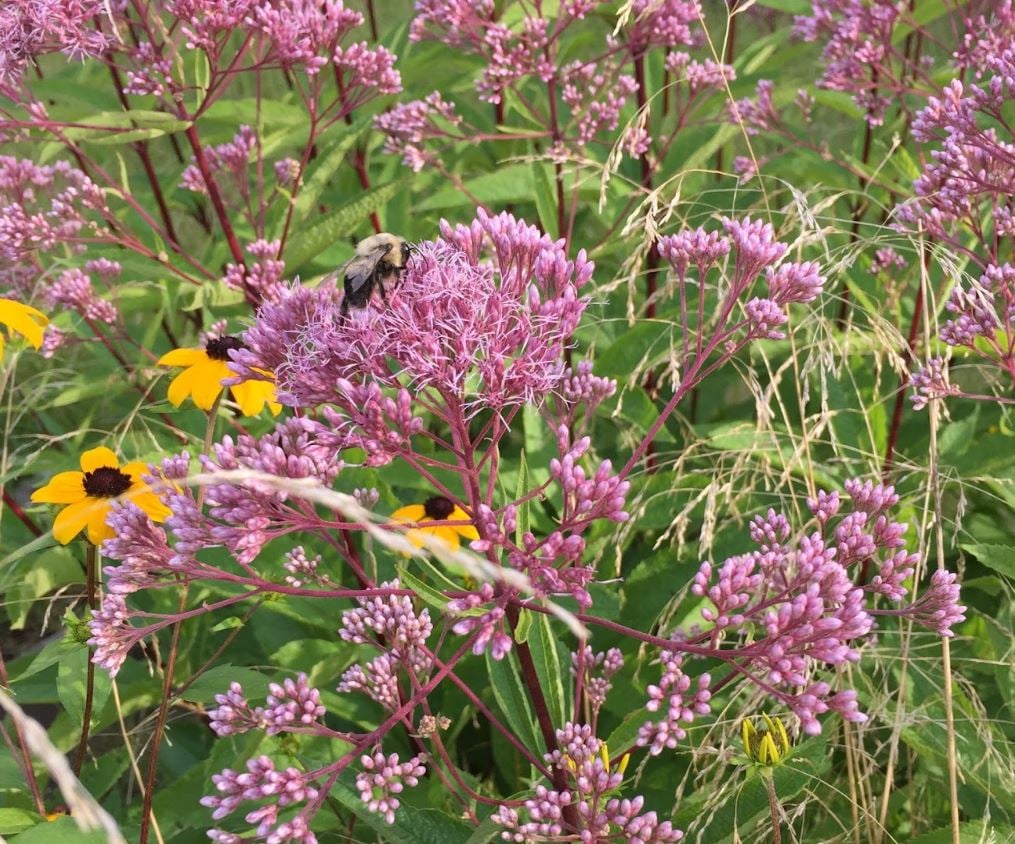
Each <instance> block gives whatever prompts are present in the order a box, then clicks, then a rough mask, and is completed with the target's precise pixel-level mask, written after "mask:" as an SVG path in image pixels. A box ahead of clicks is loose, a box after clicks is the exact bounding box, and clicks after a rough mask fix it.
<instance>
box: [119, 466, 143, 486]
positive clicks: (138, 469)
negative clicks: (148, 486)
mask: <svg viewBox="0 0 1015 844" xmlns="http://www.w3.org/2000/svg"><path fill="white" fill-rule="evenodd" d="M120 471H121V472H123V474H125V475H126V476H127V477H128V478H130V479H131V480H132V481H133V482H134V483H135V484H139V483H144V481H142V480H141V476H142V475H147V474H148V464H147V463H145V462H144V461H143V460H134V461H132V462H131V463H124V464H123V465H122V466H121V467H120Z"/></svg>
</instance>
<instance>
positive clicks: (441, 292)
mask: <svg viewBox="0 0 1015 844" xmlns="http://www.w3.org/2000/svg"><path fill="white" fill-rule="evenodd" d="M488 253H492V261H488V260H487V257H486V256H487V254H488ZM592 270H593V264H592V263H591V262H590V261H588V260H587V259H586V257H585V253H584V252H579V254H578V256H577V258H576V259H575V260H574V261H569V260H568V259H567V258H566V257H565V255H564V249H563V244H562V243H560V242H554V241H553V240H551V239H550V238H548V237H547V236H546V235H543V234H541V233H540V232H539V231H538V229H536V228H535V227H534V226H529V225H526V224H525V223H523V222H521V221H519V220H516V219H515V218H514V217H511V216H510V215H508V214H500V215H498V216H496V217H490V216H487V215H486V214H484V213H483V212H482V211H480V212H479V216H478V217H477V219H476V221H475V222H473V223H472V224H471V225H470V226H461V225H460V226H457V227H455V228H452V227H451V226H450V225H448V224H446V223H445V224H442V227H441V237H440V238H438V239H437V240H436V241H435V242H433V243H424V244H421V245H420V246H419V247H418V249H417V253H416V255H414V256H413V258H412V259H411V261H410V263H409V267H408V271H407V272H406V273H405V275H404V277H403V279H402V280H401V282H400V283H399V285H398V288H397V290H396V291H394V292H393V293H392V294H390V295H389V305H388V307H384V308H367V309H365V310H364V311H358V312H354V313H353V314H352V315H351V316H350V317H348V318H347V317H346V316H345V315H344V314H343V312H342V308H341V304H340V297H339V295H338V293H337V291H336V290H335V289H334V288H333V287H331V286H330V285H322V286H321V287H319V288H317V289H316V290H308V289H306V288H302V287H298V286H297V287H294V288H292V289H290V290H286V291H281V292H279V293H278V295H277V296H276V297H275V298H276V299H277V301H276V302H272V303H267V304H265V306H264V307H263V308H262V309H261V310H260V312H259V313H258V318H257V321H256V322H255V324H254V325H253V326H252V327H251V329H250V330H249V331H248V332H247V333H246V335H245V338H244V339H245V342H246V346H247V348H246V349H245V350H242V351H239V352H237V353H236V354H235V356H234V360H235V362H236V366H235V368H236V370H237V372H238V373H239V374H241V375H243V376H244V377H263V376H261V375H258V374H257V372H256V370H257V369H262V370H267V371H270V372H274V373H275V378H276V383H277V384H278V390H279V398H280V400H281V401H282V402H284V403H287V404H292V405H294V406H298V407H311V406H315V405H319V404H322V403H329V404H332V405H335V406H337V407H338V408H340V410H341V412H342V414H344V417H345V418H347V419H348V421H349V423H352V425H353V426H354V427H355V428H357V429H358V430H359V431H360V432H361V434H362V436H364V437H365V438H366V439H368V440H370V441H371V444H370V446H369V447H371V448H372V449H373V451H375V452H378V453H381V452H385V451H390V447H391V445H392V442H391V440H390V437H389V436H388V434H389V433H395V432H397V433H399V435H400V437H401V439H400V440H399V441H402V440H404V438H405V436H407V435H409V436H411V434H412V433H413V428H414V427H416V426H415V424H414V423H413V422H412V420H411V416H406V415H405V414H404V412H403V409H402V405H401V404H399V402H405V403H406V406H405V410H406V411H407V410H408V400H409V396H408V394H406V395H405V398H404V399H401V398H400V399H397V400H396V404H395V405H391V406H389V405H388V404H386V402H385V399H384V397H383V396H382V394H381V393H380V391H379V390H378V389H377V387H379V386H395V385H396V384H404V385H408V386H410V387H411V388H412V393H413V394H415V395H416V396H418V397H420V398H423V397H426V396H430V395H432V396H434V397H438V396H443V397H445V398H448V397H454V398H456V399H457V400H458V401H460V402H461V404H462V406H463V407H464V408H466V412H467V414H468V415H470V416H471V415H475V414H476V413H479V412H480V411H481V410H484V409H492V410H496V411H498V412H503V411H505V410H506V409H508V408H510V407H512V406H517V405H520V404H522V403H533V404H535V405H539V404H540V403H541V402H542V400H543V399H544V398H545V397H546V396H549V395H552V394H554V393H556V392H559V391H560V390H561V389H562V384H563V381H564V378H565V368H564V366H563V364H562V363H561V358H562V355H563V351H564V349H565V348H566V346H567V343H568V340H569V338H570V336H571V334H572V333H573V332H574V330H575V329H576V328H577V326H578V322H579V320H580V319H581V315H582V313H583V312H584V310H585V304H586V303H585V300H584V299H582V298H580V297H579V295H578V291H579V289H580V288H581V287H582V286H584V285H585V284H586V283H587V282H588V280H589V278H590V277H591V274H592ZM374 385H376V386H374ZM336 419H337V418H336ZM336 424H338V422H337V421H336ZM399 447H401V446H399Z"/></svg>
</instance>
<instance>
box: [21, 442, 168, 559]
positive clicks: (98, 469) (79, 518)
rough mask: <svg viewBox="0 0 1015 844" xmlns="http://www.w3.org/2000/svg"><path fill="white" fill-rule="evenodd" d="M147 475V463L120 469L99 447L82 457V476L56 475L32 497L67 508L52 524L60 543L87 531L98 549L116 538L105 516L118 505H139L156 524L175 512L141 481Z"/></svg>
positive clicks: (35, 499)
mask: <svg viewBox="0 0 1015 844" xmlns="http://www.w3.org/2000/svg"><path fill="white" fill-rule="evenodd" d="M147 472H148V464H147V463H141V462H137V463H126V464H124V465H123V466H121V465H120V461H119V460H118V459H117V457H116V455H115V454H113V452H112V451H110V450H109V449H108V448H106V447H105V446H99V447H98V448H93V449H90V450H89V451H86V452H85V453H84V454H82V455H81V471H80V472H60V473H59V474H56V475H54V476H53V477H52V479H51V480H50V482H49V483H48V484H46V485H45V486H44V487H42V488H41V489H37V490H36V491H35V492H33V493H32V501H35V502H36V503H42V504H63V505H65V506H64V508H63V509H62V510H61V511H60V512H59V513H57V516H56V519H55V520H54V522H53V536H54V537H55V538H56V541H57V542H60V543H61V544H63V545H66V544H67V543H68V542H70V541H71V540H72V539H73V538H74V537H75V536H77V535H78V534H79V533H81V531H82V530H84V529H85V528H87V529H88V541H89V542H91V543H92V544H93V545H99V544H100V543H102V542H105V540H107V539H109V538H111V537H112V536H113V529H112V528H111V527H109V525H107V524H106V516H107V515H108V513H109V508H110V507H112V506H113V503H114V502H116V501H129V502H130V503H132V504H136V505H137V506H138V507H140V508H141V509H142V510H144V512H145V513H147V514H148V517H149V518H150V519H151V520H152V521H153V522H161V521H164V520H165V519H166V518H167V517H168V516H169V515H170V513H171V512H172V511H171V510H170V509H169V508H168V507H166V505H165V504H163V503H162V501H161V500H160V499H159V497H158V495H156V494H155V493H154V492H152V489H151V487H149V486H148V484H146V483H145V482H144V481H143V480H141V476H142V475H144V474H146V473H147Z"/></svg>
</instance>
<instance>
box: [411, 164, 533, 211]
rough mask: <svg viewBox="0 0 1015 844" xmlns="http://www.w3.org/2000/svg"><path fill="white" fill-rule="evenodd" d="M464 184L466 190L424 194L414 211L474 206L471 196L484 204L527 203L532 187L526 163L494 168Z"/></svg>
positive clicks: (449, 188)
mask: <svg viewBox="0 0 1015 844" xmlns="http://www.w3.org/2000/svg"><path fill="white" fill-rule="evenodd" d="M464 184H465V189H466V191H467V193H466V192H464V191H462V190H460V189H459V188H457V187H455V186H449V187H446V188H443V189H442V190H439V191H437V192H436V193H433V194H431V195H430V196H428V197H427V198H426V199H424V200H423V201H422V202H420V203H419V205H417V206H416V210H417V211H440V210H443V209H445V208H458V207H461V206H463V205H469V206H472V205H475V199H478V200H479V201H480V202H484V203H486V204H488V205H498V204H504V203H508V202H531V201H532V194H533V191H534V190H535V187H534V185H533V178H532V170H531V168H530V167H529V165H528V164H527V163H526V164H508V165H507V166H505V167H498V168H497V169H496V170H494V171H493V172H492V173H484V174H483V175H482V176H477V177H476V178H474V179H467V180H466V181H465V183H464ZM472 197H475V199H473V198H472Z"/></svg>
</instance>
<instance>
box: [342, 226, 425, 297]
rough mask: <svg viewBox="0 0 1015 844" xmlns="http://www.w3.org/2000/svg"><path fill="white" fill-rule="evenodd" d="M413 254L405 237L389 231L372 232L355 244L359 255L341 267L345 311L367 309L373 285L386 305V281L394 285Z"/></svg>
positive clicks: (355, 255)
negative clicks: (373, 233) (372, 233)
mask: <svg viewBox="0 0 1015 844" xmlns="http://www.w3.org/2000/svg"><path fill="white" fill-rule="evenodd" d="M410 254H412V248H411V247H410V246H409V244H408V242H407V241H406V239H405V238H404V237H399V236H398V235H396V234H388V233H387V232H381V233H380V234H375V235H372V236H371V237H368V238H366V239H365V240H361V241H360V242H359V243H358V244H356V254H354V255H353V256H352V258H350V259H349V260H348V261H347V262H346V263H345V264H344V265H343V266H342V268H341V269H340V270H339V274H340V275H342V276H343V278H344V284H345V295H344V296H343V297H342V313H343V314H347V313H349V308H365V307H366V306H367V305H368V304H369V302H370V297H371V296H372V295H373V292H374V285H376V286H377V289H378V290H379V291H380V294H381V299H383V300H384V303H385V304H387V302H388V294H387V291H386V290H385V289H384V282H388V284H392V283H394V282H395V281H397V280H398V279H400V278H401V276H402V274H403V273H404V272H405V269H406V265H407V264H408V262H409V255H410Z"/></svg>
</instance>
